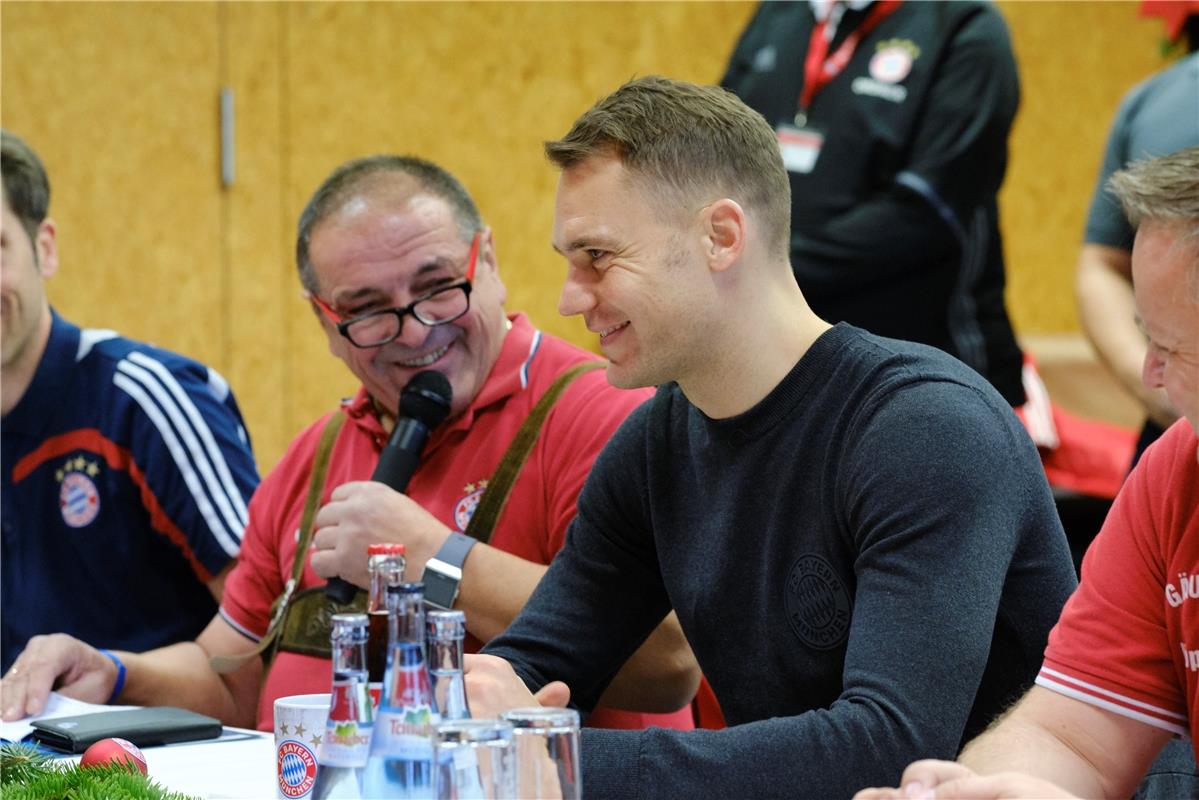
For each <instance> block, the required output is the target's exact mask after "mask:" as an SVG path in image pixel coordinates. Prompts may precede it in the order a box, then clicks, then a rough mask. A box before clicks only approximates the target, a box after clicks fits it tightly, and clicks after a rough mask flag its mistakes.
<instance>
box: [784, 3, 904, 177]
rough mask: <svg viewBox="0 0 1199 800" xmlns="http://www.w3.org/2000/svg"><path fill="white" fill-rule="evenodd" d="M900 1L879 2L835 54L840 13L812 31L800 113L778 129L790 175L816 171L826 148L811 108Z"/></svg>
mask: <svg viewBox="0 0 1199 800" xmlns="http://www.w3.org/2000/svg"><path fill="white" fill-rule="evenodd" d="M900 2H901V0H877V2H875V3H873V4H872V7H871V9H870V12H869V13H868V14H867V15H866V19H865V20H863V21H862V24H861V25H859V26H858V28H857V30H855V31H852V32H851V33H850V34H849V36H847V37H845V41H844V42H842V43H841V46H840V47H838V48H837V49H836V50H835V51H833V52H832V53H829V44H830V42H831V41H832V38H833V33H834V31H835V29H836V26H837V23H838V21H839V20H840V14H839V13H838V14H836V16H833V17H832V19H831V22H832V26H831V27H830V26H829V24H828V23H829V22H830V17H828V16H826V17H825V19H822V20H820V21H819V22H818V23H817V24H816V26H815V27H813V28H812V35H811V37H810V38H809V40H808V54H807V56H806V57H805V58H804V82H803V88H802V89H800V93H799V100H798V104H797V105H798V107H799V110H798V111H797V112H796V114H795V124H794V125H790V124H788V123H785V122H784V123H780V124H779V126H778V127H777V128H776V129H775V133H776V135H777V136H778V140H779V150H781V151H782V153H783V166H785V167H786V168H787V171H788V172H798V173H800V174H803V175H806V174H808V173H809V172H811V171H812V170H813V169H815V168H816V161H817V159H819V158H820V150H821V148H823V147H824V134H823V133H821V132H820V131H818V130H815V129H814V128H812V127H811V126H810V125H808V109H809V108H811V105H812V99H813V98H814V97H815V96H816V94H817V92H819V91H820V90H821V89H823V88H824V87H825V86H827V85H828V84H829V83H830V82H831V81H832V80H833V79H834V78H836V77H837V76H838V75H840V74H841V72H842V71H843V70H844V69H845V66H846V65H847V64H848V63H849V59H850V58H851V57H852V56H853V53H854V50H856V49H857V46H858V42H860V41H861V40H862V39H863V38H865V37H866V36H867V35H869V34H870V32H871V31H873V30H874V29H875V27H877V26H878V24H879V23H880V22H882V21H883V20H884V19H886V18H887V17H889V16H890V15H891V14H892V13H894V12H895V10H896V9H898V8H899V5H900ZM836 10H839V7H837V6H833V7H830V9H829V11H830V14H831V12H833V11H836Z"/></svg>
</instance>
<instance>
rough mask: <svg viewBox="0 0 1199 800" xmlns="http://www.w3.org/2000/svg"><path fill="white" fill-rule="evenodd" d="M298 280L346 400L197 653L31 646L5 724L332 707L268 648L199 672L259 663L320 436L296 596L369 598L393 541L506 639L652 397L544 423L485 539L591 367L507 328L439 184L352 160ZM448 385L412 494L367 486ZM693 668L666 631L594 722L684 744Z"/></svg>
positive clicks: (257, 504)
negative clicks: (493, 491) (370, 582)
mask: <svg viewBox="0 0 1199 800" xmlns="http://www.w3.org/2000/svg"><path fill="white" fill-rule="evenodd" d="M296 254H297V261H298V265H299V271H300V280H301V283H302V284H303V285H304V288H305V290H306V294H307V297H308V299H309V301H310V303H311V305H312V309H313V312H314V314H315V316H316V318H317V320H318V321H319V323H320V324H321V326H322V328H323V329H324V331H325V334H326V335H327V337H328V339H329V348H330V350H331V352H332V353H333V354H334V355H336V356H337V357H338V358H340V359H341V360H342V361H343V362H345V364H346V366H348V367H349V368H350V370H351V371H352V372H353V373H354V375H355V376H356V377H357V378H358V379H359V380H360V381H361V382H362V388H361V389H360V390H359V392H358V394H357V395H356V396H355V397H354V398H352V399H351V400H348V401H346V402H345V403H343V405H342V407H341V408H340V409H338V410H337V411H334V412H331V414H329V415H326V417H325V418H322V419H321V420H318V421H317V422H316V423H314V424H313V425H312V426H310V427H309V428H307V429H306V430H305V431H303V432H302V433H301V434H300V435H299V436H298V437H297V438H296V439H295V440H294V441H293V442H292V444H291V446H290V447H289V449H288V451H287V453H286V454H285V455H284V457H283V459H282V461H281V462H280V463H279V465H278V466H277V467H276V468H275V469H274V470H273V471H272V473H271V474H270V475H269V476H268V477H267V478H266V479H265V480H264V481H263V483H262V485H261V486H260V487H259V490H258V491H257V492H256V493H255V494H254V497H253V500H252V501H251V503H250V508H249V523H248V525H247V527H246V532H245V536H244V541H243V546H242V552H241V558H240V560H239V562H238V565H237V567H236V568H235V569H234V570H233V572H232V573H231V574H230V576H229V578H228V581H227V582H226V585H225V594H224V599H223V602H222V605H221V608H220V611H219V613H218V614H217V616H216V617H214V618H213V620H212V621H211V622H210V623H209V625H208V627H207V628H206V629H205V630H204V631H203V632H202V633H201V634H200V636H199V638H197V639H196V641H194V642H187V643H183V644H180V645H175V646H172V647H168V648H162V649H160V650H154V651H150V652H147V653H141V654H134V653H114V654H111V655H106V654H102V653H100V652H99V651H96V650H94V649H92V648H90V647H88V646H87V645H85V644H83V643H82V642H79V641H77V640H75V639H72V638H70V637H66V636H54V637H39V638H37V639H35V640H33V641H32V642H31V643H30V645H29V647H28V648H27V649H26V651H25V652H24V653H23V654H22V655H21V656H20V657H19V658H18V659H17V661H16V663H15V665H14V667H13V669H12V670H11V671H10V672H9V674H8V675H7V676H5V678H4V681H3V691H4V695H3V709H2V711H3V717H4V719H14V718H17V717H20V716H23V715H25V714H36V713H37V712H38V711H40V710H41V708H42V707H43V706H44V703H45V700H46V696H47V693H48V692H49V690H50V688H51V687H52V686H54V685H56V684H57V688H58V690H59V691H60V692H63V693H64V694H67V695H70V696H73V697H78V698H80V699H84V700H89V701H92V702H105V701H106V700H107V702H115V701H119V702H121V703H126V704H138V705H161V704H166V703H169V704H171V705H176V706H185V707H187V708H192V709H195V710H197V711H201V712H204V713H208V714H212V715H213V716H217V717H219V718H220V719H221V720H223V721H224V722H226V723H228V724H233V725H241V726H252V725H255V724H257V726H258V727H260V728H264V729H269V728H270V727H271V725H272V705H273V702H274V699H275V698H276V697H280V696H283V695H287V694H297V693H309V692H323V691H328V689H329V685H330V680H331V670H330V664H329V661H328V659H323V658H316V657H312V656H307V655H301V654H298V653H294V652H283V651H282V650H281V651H280V652H279V654H278V655H277V656H276V658H275V660H274V663H273V664H272V667H271V669H270V670H269V673H268V672H267V671H265V670H264V669H263V665H262V663H261V661H260V660H259V659H257V658H253V657H250V658H248V659H247V660H246V662H245V663H244V664H243V665H242V666H241V667H240V668H237V669H236V670H234V671H232V672H229V673H226V674H218V673H217V672H216V671H214V669H213V668H212V666H211V665H210V662H209V656H212V655H222V656H231V655H232V656H236V655H239V654H248V653H251V652H252V651H254V649H255V647H256V645H257V643H258V642H259V641H260V640H261V639H262V638H263V637H264V636H265V635H266V633H267V630H268V627H269V625H270V619H271V604H272V602H273V601H274V600H275V599H276V598H277V597H279V596H280V595H281V594H282V593H283V592H284V588H285V585H286V583H287V581H288V579H289V577H290V575H291V570H292V560H293V556H294V554H295V550H296V545H297V540H298V530H299V527H300V517H301V512H302V509H303V506H304V501H305V497H306V494H307V491H308V486H309V479H310V476H311V472H312V465H313V461H314V455H315V451H316V447H317V442H318V440H319V438H320V435H321V432H322V430H323V429H324V427H325V423H326V421H327V420H328V418H329V417H331V416H333V415H336V414H341V415H344V421H343V424H342V427H341V429H340V431H339V432H338V434H337V437H336V439H335V440H334V443H333V446H332V450H331V452H330V457H329V468H328V473H327V475H326V478H325V482H324V492H323V495H322V506H321V509H320V511H319V512H318V513H317V515H316V518H315V522H314V526H313V529H314V534H313V537H312V545H311V550H310V556H309V559H308V561H307V563H306V564H305V566H304V571H303V573H302V575H301V578H300V581H299V585H298V586H297V587H296V588H297V589H304V588H308V587H312V586H320V585H321V584H323V583H324V582H325V580H326V579H328V578H331V577H334V576H338V577H341V578H343V579H345V580H348V581H350V582H351V583H354V584H357V585H358V586H365V585H366V584H367V573H366V548H367V546H368V545H369V544H371V543H372V542H377V541H393V542H403V543H404V544H405V546H406V548H407V574H406V577H407V579H409V580H420V579H421V577H422V574H423V572H424V570H425V565H426V562H428V561H429V560H430V559H432V558H433V557H434V556H437V558H438V559H440V560H441V561H443V562H450V563H452V564H453V565H454V566H457V567H459V568H460V569H461V579H460V582H459V583H458V585H457V587H456V589H457V591H456V592H455V591H451V593H450V594H449V595H448V596H447V597H446V598H443V600H444V601H445V603H446V604H449V605H453V606H454V607H455V608H459V609H462V610H463V611H465V612H466V619H467V630H468V632H469V633H470V634H471V635H472V637H473V639H474V640H475V641H476V642H478V641H487V640H488V639H490V638H492V637H493V636H495V635H496V634H498V633H499V632H500V631H502V630H503V629H504V628H505V627H507V625H508V623H509V622H511V620H512V619H513V617H514V616H515V615H516V613H517V612H518V611H519V610H520V609H521V607H522V606H523V605H524V603H525V601H526V600H527V599H528V597H529V594H530V593H531V592H532V590H533V588H534V587H535V586H536V584H537V582H538V581H539V580H540V578H541V575H542V574H543V573H544V572H545V570H546V567H547V565H548V564H549V562H550V560H551V559H552V558H553V556H554V554H555V553H556V552H557V551H558V549H559V548H560V547H561V546H562V543H563V541H564V539H565V535H566V529H567V526H568V525H569V523H570V522H571V520H572V519H573V518H574V516H575V502H576V500H577V498H578V494H579V491H580V489H581V488H582V485H583V480H584V478H585V477H586V475H587V472H588V471H589V470H590V468H591V464H592V462H593V460H594V459H595V457H596V456H597V455H598V454H599V451H600V450H601V449H602V448H603V446H604V443H605V442H606V441H607V440H608V438H609V436H610V435H611V434H612V433H613V432H614V431H615V430H616V428H617V427H619V425H620V423H621V422H622V421H623V420H624V418H625V416H626V415H627V414H628V413H629V412H630V411H632V409H633V408H634V407H636V406H637V405H639V404H640V403H641V402H642V401H643V400H644V399H646V397H648V395H649V392H647V391H640V392H627V391H623V390H619V389H615V388H613V387H611V386H610V385H609V384H608V382H607V381H606V379H605V377H604V375H603V371H602V370H594V371H592V372H588V373H585V374H583V375H581V376H580V377H578V378H577V379H575V380H574V381H573V382H572V383H571V384H570V385H569V386H567V388H566V389H565V390H564V392H563V393H562V395H561V396H560V397H559V399H558V401H557V403H556V404H555V405H554V406H553V408H552V409H551V410H550V412H549V414H548V415H547V417H546V419H545V422H544V424H543V425H542V427H541V430H540V433H539V435H538V438H537V440H536V444H535V445H534V446H533V449H532V450H531V452H530V454H529V456H528V459H527V461H526V462H525V464H524V466H523V467H522V468H521V470H520V473H519V477H518V478H517V480H516V482H515V484H514V485H513V487H512V491H511V494H510V495H509V497H508V502H507V504H506V505H505V506H504V507H503V511H502V512H501V514H500V515H499V517H498V520H497V523H496V526H495V528H494V533H493V535H492V537H491V539H490V541H489V542H488V543H481V542H478V541H477V540H474V539H471V538H470V537H467V536H465V534H464V531H465V529H466V527H467V524H468V522H469V520H470V518H471V515H472V513H473V512H474V511H475V509H476V507H477V506H478V503H479V498H480V496H481V495H482V493H483V490H484V488H485V487H486V485H487V483H488V481H489V479H490V478H491V477H492V475H493V473H494V472H495V469H496V467H497V465H498V463H499V461H500V459H501V457H502V456H503V454H504V452H505V450H506V449H507V447H508V444H509V442H511V440H512V439H513V437H514V435H515V433H516V431H517V429H518V428H519V427H520V425H521V423H523V422H524V420H525V419H526V417H528V416H529V414H530V412H531V410H532V409H533V406H534V405H535V404H536V402H537V401H538V399H540V397H541V396H542V395H543V394H544V393H545V392H546V390H547V389H548V388H549V387H550V385H551V384H552V383H554V381H555V379H556V378H557V377H558V376H559V375H561V374H562V373H563V372H565V371H567V370H568V369H570V368H571V367H573V366H574V365H576V364H579V363H583V362H587V361H594V360H596V356H594V355H593V354H590V353H587V352H586V351H583V350H581V349H579V348H576V347H574V346H572V345H570V344H567V343H566V342H564V341H561V340H559V339H555V338H553V337H551V336H548V335H545V334H542V333H541V332H540V331H537V330H536V329H535V328H534V327H533V325H532V324H531V323H530V322H529V320H528V319H527V318H526V317H525V316H523V315H521V314H514V315H508V314H506V313H505V311H504V308H503V304H504V300H505V298H506V289H505V288H504V284H503V282H502V281H501V279H500V276H499V270H498V265H497V261H496V251H495V247H494V243H493V237H492V232H491V230H490V229H489V228H487V227H486V226H485V225H484V224H483V222H482V219H481V218H480V215H479V211H478V209H477V208H476V207H475V204H474V202H473V200H471V198H470V196H469V195H468V194H467V192H466V190H465V189H464V188H463V187H462V185H461V184H460V183H459V182H458V181H457V180H456V179H455V178H454V177H453V176H451V175H449V174H448V173H447V172H445V171H444V170H442V169H441V168H440V167H437V166H436V165H434V164H431V163H429V162H426V161H422V160H420V159H416V158H410V157H398V156H375V157H372V158H367V159H360V160H357V161H352V162H349V163H348V164H345V165H343V166H342V167H340V168H339V169H337V170H335V171H334V173H333V174H332V175H330V177H329V178H328V179H326V181H325V182H324V183H323V184H322V185H321V187H320V188H318V189H317V191H316V193H315V194H314V195H313V197H312V199H311V200H310V201H309V203H308V205H307V207H306V208H305V210H304V212H303V214H302V215H301V217H300V222H299V233H298V237H297V247H296ZM427 369H433V370H437V371H439V372H441V373H442V374H444V375H445V376H446V377H447V378H448V380H449V382H450V385H451V387H452V390H453V401H452V406H451V412H450V417H449V419H448V420H447V421H446V422H445V423H444V424H442V425H441V426H439V427H438V428H437V429H436V430H434V431H433V432H432V434H431V436H430V439H429V441H428V442H427V444H426V446H425V448H424V450H423V452H422V460H421V464H420V466H419V468H418V469H417V471H416V473H415V474H414V475H413V477H412V480H411V481H410V483H409V484H408V487H407V494H401V493H399V492H396V491H395V490H393V489H391V488H389V487H387V486H385V485H383V484H381V483H375V482H371V481H370V480H369V478H370V476H371V473H372V471H373V470H374V467H375V464H376V463H377V461H378V459H379V452H380V450H381V448H382V446H383V445H384V444H385V443H386V441H387V438H388V435H389V432H390V430H391V428H392V427H393V426H394V417H393V415H394V413H395V409H397V408H398V406H399V397H400V392H401V391H402V389H403V388H404V387H405V386H406V385H407V383H408V381H409V380H410V379H411V378H412V376H413V375H415V374H416V373H417V372H419V371H422V370H427ZM698 680H699V672H698V668H697V667H696V665H695V661H694V658H693V656H692V655H691V652H690V649H689V648H688V646H687V643H686V640H685V639H684V638H683V635H682V632H681V630H680V629H679V626H678V622H677V620H676V619H675V617H674V615H673V614H670V615H669V616H667V617H666V619H665V620H664V621H663V623H662V624H661V625H660V626H659V628H658V629H657V630H656V631H655V632H654V633H653V634H651V636H650V637H649V638H648V639H647V640H646V642H645V644H644V645H643V646H642V647H641V649H640V650H638V651H637V653H635V654H634V655H633V657H632V658H631V659H630V660H629V661H628V662H627V663H626V665H625V666H624V668H622V670H621V671H620V672H619V673H617V675H616V676H615V678H614V679H613V681H612V683H611V685H610V687H609V690H608V693H607V694H605V696H604V702H605V703H606V704H608V705H609V706H615V707H617V708H633V709H641V710H644V711H648V712H670V713H656V714H655V713H630V712H622V711H615V710H612V709H611V708H600V709H597V712H596V714H595V715H593V717H592V720H591V722H592V723H593V724H605V725H609V726H612V727H645V726H648V725H651V724H653V725H658V726H669V727H684V728H689V727H692V720H691V714H690V709H689V708H687V707H686V704H687V703H688V701H689V700H691V698H692V696H693V695H694V694H695V690H696V686H697V683H698Z"/></svg>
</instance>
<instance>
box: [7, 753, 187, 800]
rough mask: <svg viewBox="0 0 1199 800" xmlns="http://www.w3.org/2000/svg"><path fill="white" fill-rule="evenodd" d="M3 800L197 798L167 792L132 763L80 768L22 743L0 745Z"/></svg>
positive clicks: (161, 799)
mask: <svg viewBox="0 0 1199 800" xmlns="http://www.w3.org/2000/svg"><path fill="white" fill-rule="evenodd" d="M0 795H3V796H4V800H196V798H192V797H189V796H188V795H185V794H179V793H177V792H168V791H167V790H166V789H163V788H162V787H161V786H159V785H158V784H156V783H154V782H153V781H151V780H150V779H149V778H147V777H146V776H145V775H143V774H142V773H141V771H140V770H139V769H137V767H135V766H133V765H132V764H126V763H114V764H104V765H102V766H95V767H88V768H87V769H81V768H80V767H79V765H78V764H75V763H72V762H68V761H63V760H59V759H56V758H54V757H53V756H48V755H46V754H45V753H43V752H41V751H39V750H38V749H37V748H35V747H30V746H28V745H23V744H5V745H0Z"/></svg>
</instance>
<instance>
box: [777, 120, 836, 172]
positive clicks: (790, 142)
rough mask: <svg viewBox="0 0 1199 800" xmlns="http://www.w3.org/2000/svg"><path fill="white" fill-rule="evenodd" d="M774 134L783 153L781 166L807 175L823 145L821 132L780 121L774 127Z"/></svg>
mask: <svg viewBox="0 0 1199 800" xmlns="http://www.w3.org/2000/svg"><path fill="white" fill-rule="evenodd" d="M775 134H776V135H777V136H778V139H779V150H780V151H782V154H783V166H784V167H786V168H787V171H788V172H798V173H800V174H802V175H807V174H808V173H809V172H811V171H812V170H813V169H815V167H816V160H817V159H818V158H820V149H821V148H822V147H824V134H823V133H821V132H820V131H817V130H813V129H812V128H808V127H797V126H795V125H788V124H787V123H781V124H780V125H779V126H778V127H777V128H776V129H775Z"/></svg>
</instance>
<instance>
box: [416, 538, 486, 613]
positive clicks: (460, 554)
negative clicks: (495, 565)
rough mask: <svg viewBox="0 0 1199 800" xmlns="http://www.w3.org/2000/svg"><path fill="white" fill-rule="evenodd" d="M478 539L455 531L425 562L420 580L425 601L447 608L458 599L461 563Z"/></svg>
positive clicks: (452, 605)
mask: <svg viewBox="0 0 1199 800" xmlns="http://www.w3.org/2000/svg"><path fill="white" fill-rule="evenodd" d="M478 543H479V540H478V539H476V538H474V537H473V536H467V535H466V534H464V533H458V532H457V531H455V532H454V533H451V534H450V538H448V539H446V540H445V544H443V545H442V546H441V549H440V550H438V551H437V555H435V556H433V557H432V558H430V559H429V560H428V561H426V562H425V571H424V574H422V575H421V582H422V583H424V584H425V602H426V603H428V604H429V605H433V606H437V607H438V608H444V609H446V610H449V609H451V608H453V607H454V601H455V600H457V599H458V584H459V583H461V582H462V564H463V563H464V562H465V561H466V556H467V554H468V553H470V549H471V548H472V547H474V546H475V545H477V544H478Z"/></svg>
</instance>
